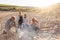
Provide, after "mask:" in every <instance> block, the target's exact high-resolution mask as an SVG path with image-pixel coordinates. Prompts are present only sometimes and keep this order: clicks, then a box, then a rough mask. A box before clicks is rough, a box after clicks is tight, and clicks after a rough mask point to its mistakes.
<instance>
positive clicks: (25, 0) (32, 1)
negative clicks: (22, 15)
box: [0, 0, 60, 7]
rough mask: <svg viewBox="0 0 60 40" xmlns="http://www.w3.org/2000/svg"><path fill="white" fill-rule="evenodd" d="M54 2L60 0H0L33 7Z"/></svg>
mask: <svg viewBox="0 0 60 40" xmlns="http://www.w3.org/2000/svg"><path fill="white" fill-rule="evenodd" d="M56 3H60V0H0V4H10V5H19V6H35V7H45V6H50V5H53V4H56Z"/></svg>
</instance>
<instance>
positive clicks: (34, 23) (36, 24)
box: [31, 18, 39, 31]
mask: <svg viewBox="0 0 60 40" xmlns="http://www.w3.org/2000/svg"><path fill="white" fill-rule="evenodd" d="M31 26H32V27H33V29H34V30H35V31H37V30H38V29H39V28H38V27H39V25H38V21H37V20H36V19H35V18H33V19H32V23H31Z"/></svg>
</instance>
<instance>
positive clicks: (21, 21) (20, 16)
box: [18, 12, 23, 26]
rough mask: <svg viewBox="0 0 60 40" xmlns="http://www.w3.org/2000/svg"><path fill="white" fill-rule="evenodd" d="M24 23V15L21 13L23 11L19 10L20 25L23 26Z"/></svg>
mask: <svg viewBox="0 0 60 40" xmlns="http://www.w3.org/2000/svg"><path fill="white" fill-rule="evenodd" d="M22 23H23V16H22V15H21V12H19V20H18V24H19V26H21V25H22Z"/></svg>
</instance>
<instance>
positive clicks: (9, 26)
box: [5, 17, 16, 32]
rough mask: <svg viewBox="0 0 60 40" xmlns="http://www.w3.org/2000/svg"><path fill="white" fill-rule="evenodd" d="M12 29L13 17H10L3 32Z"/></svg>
mask: <svg viewBox="0 0 60 40" xmlns="http://www.w3.org/2000/svg"><path fill="white" fill-rule="evenodd" d="M12 27H16V22H15V17H11V18H10V19H9V20H8V21H7V22H6V24H5V30H6V31H7V32H9V31H10V29H11V28H12Z"/></svg>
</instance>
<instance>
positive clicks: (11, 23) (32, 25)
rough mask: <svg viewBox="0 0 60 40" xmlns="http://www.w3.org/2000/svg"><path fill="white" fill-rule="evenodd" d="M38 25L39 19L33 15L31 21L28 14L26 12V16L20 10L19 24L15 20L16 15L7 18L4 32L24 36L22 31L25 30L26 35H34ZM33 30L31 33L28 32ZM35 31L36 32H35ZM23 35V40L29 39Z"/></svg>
mask: <svg viewBox="0 0 60 40" xmlns="http://www.w3.org/2000/svg"><path fill="white" fill-rule="evenodd" d="M38 27H39V25H38V21H37V20H36V19H35V18H34V17H33V18H32V20H31V22H29V20H28V18H27V14H24V16H22V15H21V12H19V19H18V26H17V24H16V21H15V17H11V18H10V19H8V20H7V22H6V24H5V31H4V32H3V34H4V33H8V32H11V33H15V32H16V33H17V34H18V36H20V37H22V36H21V35H22V34H21V31H22V32H25V33H24V34H25V36H26V35H32V34H34V32H35V31H37V30H38V29H39V28H38ZM27 31H28V32H31V34H30V33H27ZM33 31H34V32H33ZM24 38H25V37H23V38H22V40H28V39H27V38H25V39H24Z"/></svg>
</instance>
